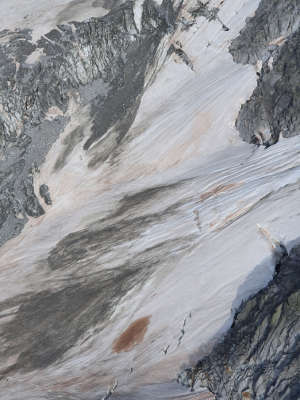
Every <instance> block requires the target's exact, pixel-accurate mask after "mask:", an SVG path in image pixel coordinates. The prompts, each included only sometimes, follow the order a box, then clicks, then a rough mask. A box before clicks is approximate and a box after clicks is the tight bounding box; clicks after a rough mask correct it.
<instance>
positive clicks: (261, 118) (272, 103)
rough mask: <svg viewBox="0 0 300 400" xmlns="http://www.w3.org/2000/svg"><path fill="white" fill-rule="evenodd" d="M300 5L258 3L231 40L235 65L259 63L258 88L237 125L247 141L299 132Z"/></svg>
mask: <svg viewBox="0 0 300 400" xmlns="http://www.w3.org/2000/svg"><path fill="white" fill-rule="evenodd" d="M299 25H300V3H299V2H296V1H293V0H288V1H286V0H276V1H274V2H270V1H268V0H263V1H261V3H260V5H259V7H258V9H257V11H256V12H255V15H254V17H252V18H250V19H248V20H247V24H246V27H245V28H244V29H243V30H242V31H241V33H240V35H239V36H238V37H237V38H236V39H234V40H233V42H232V44H231V47H230V52H231V54H232V55H233V59H234V61H236V62H239V63H243V64H246V63H252V64H256V63H257V62H259V61H260V62H262V69H261V71H259V72H258V77H259V79H258V84H257V88H256V89H255V90H254V92H253V94H252V96H251V98H250V99H249V100H248V101H247V102H246V103H245V104H243V105H242V107H241V111H240V113H239V116H238V119H237V122H236V127H237V129H238V130H239V132H240V135H241V137H242V139H243V140H245V141H246V142H248V143H255V144H264V145H265V146H269V145H272V144H274V143H276V142H277V141H278V139H279V137H280V135H282V136H283V137H291V136H294V135H299V134H300V117H299V114H300V30H299Z"/></svg>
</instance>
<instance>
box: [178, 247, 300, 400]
mask: <svg viewBox="0 0 300 400" xmlns="http://www.w3.org/2000/svg"><path fill="white" fill-rule="evenodd" d="M276 270H277V273H276V274H275V276H274V278H273V280H272V281H271V282H270V283H269V284H268V286H267V287H266V288H264V289H263V290H261V291H260V292H258V293H257V294H256V295H254V296H252V297H251V298H250V299H248V300H247V301H245V302H244V303H243V304H242V305H241V307H240V309H239V310H238V311H237V313H236V314H235V317H234V322H233V324H232V327H231V328H230V330H229V332H228V333H227V334H226V335H225V337H224V339H223V340H222V341H221V342H220V343H218V344H217V345H216V346H215V348H214V349H213V350H212V352H211V353H210V354H209V355H208V356H206V357H205V358H203V359H202V360H200V361H199V362H198V364H197V365H196V366H195V367H194V368H190V369H186V370H185V371H183V372H182V374H180V375H179V377H178V381H179V382H180V383H181V384H183V385H186V386H189V387H194V386H195V384H196V382H197V384H198V385H201V386H206V387H208V388H209V390H210V391H211V392H212V393H214V394H215V395H216V398H217V399H224V400H225V399H226V400H227V399H232V400H235V399H241V398H242V399H243V398H245V399H246V398H249V399H256V400H268V399H270V400H271V399H272V400H296V399H298V398H300V368H299V366H300V336H299V332H300V246H299V245H297V246H296V247H294V248H293V249H292V250H291V252H290V254H289V255H286V256H283V257H282V259H281V261H280V262H279V263H278V264H277V267H276Z"/></svg>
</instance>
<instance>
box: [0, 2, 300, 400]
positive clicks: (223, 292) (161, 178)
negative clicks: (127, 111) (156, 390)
mask: <svg viewBox="0 0 300 400" xmlns="http://www.w3.org/2000/svg"><path fill="white" fill-rule="evenodd" d="M18 3H19V2H18V1H17V0H11V1H10V2H9V5H8V3H7V2H4V1H3V0H1V6H2V4H3V5H4V4H5V6H4V7H1V21H2V20H3V21H4V27H6V26H7V27H10V29H11V28H12V27H17V26H18V27H19V26H21V25H20V21H21V20H22V18H23V19H24V17H23V15H24V14H28V15H30V17H28V18H29V19H28V21H29V22H28V24H29V26H30V24H32V23H33V21H35V20H37V21H38V27H37V29H40V25H39V24H43V21H44V18H46V15H49V20H48V25H47V29H49V27H50V25H51V24H53V23H56V22H57V15H58V14H57V10H60V11H59V12H61V10H62V9H63V7H67V6H68V4H71V3H72V2H70V1H58V0H53V1H52V2H51V7H49V4H50V3H49V2H48V1H45V0H40V1H39V2H36V1H35V0H31V1H29V0H28V1H24V2H22V4H23V3H24V7H23V8H22V10H21V7H18V6H17V5H18ZM73 3H74V2H73ZM82 3H84V4H85V3H87V4H88V7H84V6H83V5H82V4H81V3H80V8H79V9H78V10H80V12H82V17H83V18H86V17H87V16H89V15H92V14H89V13H90V12H91V10H92V8H90V2H88V1H87V2H82ZM211 3H212V5H216V6H217V5H218V3H219V2H218V1H214V2H211ZM74 4H75V3H74ZM76 4H77V3H76ZM78 4H79V2H78ZM258 4H259V0H227V1H226V0H225V2H224V4H223V5H222V7H221V10H220V13H219V16H220V18H221V19H222V21H224V23H225V24H226V25H227V26H229V27H230V31H229V32H225V31H223V30H222V29H221V26H220V24H219V23H218V22H208V21H207V20H205V19H204V18H199V19H198V20H197V24H196V25H195V26H194V27H192V28H191V29H190V30H189V31H187V32H180V31H178V32H177V33H176V34H175V36H173V37H172V38H170V39H169V40H170V42H171V41H173V42H174V41H175V40H180V41H181V43H182V44H183V48H184V51H185V52H186V53H187V55H188V56H189V57H190V59H191V60H192V62H193V65H194V71H192V70H191V69H189V68H188V67H187V66H186V65H185V64H183V63H181V62H179V60H176V59H175V58H170V59H169V60H168V61H167V62H166V63H165V64H164V66H163V67H162V69H161V70H160V72H159V73H158V75H157V77H156V79H155V81H154V82H153V83H152V85H150V86H149V87H148V88H147V90H146V93H145V95H144V97H143V99H142V103H141V106H140V109H139V111H138V115H137V117H136V120H135V122H134V124H133V126H132V127H131V129H130V132H129V134H128V140H127V141H125V143H124V144H123V145H122V147H121V150H120V151H119V153H118V154H117V156H116V158H117V162H115V163H110V162H109V161H107V162H106V163H105V164H104V165H102V166H101V167H99V168H97V169H95V170H91V169H89V168H88V167H87V163H88V160H89V158H90V157H91V155H92V152H93V151H94V152H95V151H97V146H96V149H94V150H91V151H90V153H88V154H87V153H85V152H84V151H83V149H82V144H80V145H78V146H77V147H76V148H75V150H74V151H73V153H72V155H71V156H70V157H69V159H68V163H67V165H66V166H65V167H64V168H63V169H62V170H60V171H59V172H57V173H53V168H52V167H53V165H54V163H55V161H56V157H57V154H58V153H59V151H60V150H61V149H62V146H63V144H62V141H63V137H64V136H62V137H61V138H59V139H58V141H57V142H56V143H55V145H54V146H53V147H52V149H51V150H50V152H49V154H48V156H47V159H46V162H45V164H44V165H43V166H42V167H41V172H40V174H39V175H37V176H36V181H35V184H36V188H38V187H39V185H40V184H41V183H43V182H47V184H48V185H49V187H50V191H51V196H52V198H53V205H52V206H49V207H47V212H46V214H45V215H44V216H42V217H40V218H38V219H32V220H31V221H30V222H29V223H28V224H27V225H26V227H25V228H24V230H23V232H22V233H21V234H20V235H19V236H18V237H17V238H15V239H12V240H10V241H9V242H8V243H6V244H5V245H4V246H3V247H2V248H1V249H0V257H1V269H0V279H1V290H0V300H1V301H3V300H5V299H6V298H8V297H10V296H16V295H18V294H19V293H23V292H27V291H30V290H39V289H40V288H43V287H46V286H47V287H48V288H56V287H59V285H61V284H63V283H62V282H63V281H65V280H67V279H71V273H72V274H75V275H77V276H80V274H82V273H84V272H82V271H81V270H80V269H79V268H77V269H76V267H74V269H72V270H71V272H70V271H69V270H63V271H60V270H59V271H55V272H53V273H52V274H49V273H47V272H46V271H45V268H41V265H40V262H39V260H41V259H42V258H43V257H46V256H47V254H48V252H49V251H50V249H51V248H52V247H53V246H55V244H56V243H57V242H58V241H59V240H61V239H63V238H64V237H65V236H66V235H67V234H69V233H71V232H74V231H78V230H81V229H84V228H85V227H86V226H87V224H89V223H92V222H93V221H95V220H96V219H99V218H104V217H107V216H110V215H112V214H113V212H114V210H115V209H116V208H117V206H118V202H119V201H120V200H121V199H122V198H124V196H126V195H131V194H134V193H137V192H141V191H144V190H147V189H149V188H152V187H157V186H168V185H173V184H176V183H178V186H173V188H170V189H167V190H164V191H162V192H161V194H160V195H159V196H158V197H157V198H155V199H154V200H151V199H150V200H149V201H146V200H145V201H141V204H138V205H136V206H134V207H133V208H132V209H129V210H127V211H126V214H125V216H126V217H130V216H132V217H137V216H146V215H150V214H151V213H154V212H158V213H162V215H163V212H164V211H163V210H165V209H167V207H171V206H174V207H175V205H176V207H175V212H174V213H172V214H170V215H166V216H165V218H162V220H161V222H160V223H156V224H153V225H151V226H150V227H149V226H147V228H145V229H144V231H143V233H142V234H141V235H140V236H139V237H138V238H136V239H134V240H127V239H126V238H124V242H123V243H122V245H121V246H120V245H119V246H115V247H112V248H111V249H110V251H109V252H108V253H106V254H105V255H103V256H101V257H102V258H101V257H99V259H97V260H96V261H93V262H94V264H93V265H92V267H91V268H92V270H93V271H94V272H95V271H99V270H102V269H105V268H112V267H117V266H120V265H122V264H124V262H125V261H126V260H129V259H132V257H135V256H136V255H137V254H139V253H140V252H142V251H144V250H145V249H147V248H151V247H153V246H157V245H160V244H162V243H164V242H166V241H170V240H172V239H174V240H175V239H176V240H177V241H176V242H175V241H174V243H177V244H176V245H175V244H174V245H173V248H172V251H171V254H168V257H167V258H164V261H162V263H161V264H160V265H159V266H158V267H157V268H156V270H155V272H154V274H153V275H151V278H150V279H149V280H148V281H147V282H146V283H145V284H144V285H143V286H141V287H137V288H134V289H133V290H132V291H130V292H129V293H128V294H127V295H126V296H125V298H124V299H123V300H122V302H121V303H120V304H118V306H117V307H116V309H115V311H114V314H113V315H112V317H111V318H110V320H109V321H108V322H107V323H106V325H105V327H104V328H103V330H100V332H99V333H97V331H96V329H95V330H93V331H91V332H87V333H86V335H85V337H84V338H83V339H82V340H81V342H83V341H84V339H85V338H86V339H87V340H86V341H85V342H84V344H83V345H81V346H80V345H79V344H78V346H74V347H73V348H72V349H71V350H70V351H69V352H68V353H67V354H65V356H64V359H63V360H62V361H61V362H60V363H59V364H57V365H53V366H51V367H48V368H47V369H45V370H41V371H40V372H39V373H38V374H37V373H36V372H35V373H31V374H30V373H28V374H23V375H22V374H19V375H18V376H15V377H14V378H12V381H11V382H12V383H11V384H10V386H9V384H7V385H8V386H6V388H5V400H12V399H14V400H18V399H21V398H24V397H22V396H24V395H25V398H29V397H26V395H29V394H30V393H31V394H32V395H33V394H34V396H35V397H32V399H33V398H35V399H43V398H44V397H43V393H45V392H47V391H48V392H51V390H53V387H54V386H55V387H58V388H64V390H66V391H69V392H70V393H79V392H83V391H84V389H83V383H82V382H85V383H86V382H88V383H89V384H90V386H89V389H86V391H85V393H87V394H86V396H90V397H86V398H91V399H92V398H93V396H94V395H95V394H96V393H99V390H100V389H101V390H103V391H105V390H106V387H107V385H109V384H110V383H111V382H112V381H113V379H118V393H119V394H123V395H124V396H126V395H128V394H130V393H131V392H134V391H136V390H141V388H146V387H147V385H150V384H153V383H156V384H164V383H166V382H171V381H172V380H173V379H174V378H176V374H177V373H178V371H179V370H180V368H181V367H182V366H183V365H184V364H187V365H190V364H191V363H193V362H194V361H195V360H197V359H198V358H199V357H200V356H201V355H203V354H205V352H207V351H209V349H210V346H211V344H212V343H213V341H214V340H215V338H218V337H220V335H222V333H224V332H225V331H226V330H227V329H228V328H229V326H230V324H231V322H232V316H233V309H234V308H235V307H237V306H238V305H239V304H240V302H241V301H242V299H245V298H247V297H248V296H249V295H251V294H253V293H255V292H256V291H257V290H258V289H260V288H262V287H263V286H265V285H266V284H267V282H268V281H269V280H270V279H271V277H272V273H273V270H274V259H273V256H272V248H271V245H270V242H269V241H268V240H267V238H266V236H264V235H262V234H261V230H260V229H259V226H261V227H262V228H263V229H264V230H266V231H267V232H269V234H270V236H271V237H272V238H274V239H276V240H280V241H282V242H283V243H285V244H286V245H287V246H289V243H291V242H292V241H293V240H296V239H297V238H298V236H299V226H300V214H299V209H298V206H299V201H300V192H299V185H300V159H299V152H300V140H299V138H298V137H295V138H291V139H281V140H280V141H279V142H278V143H277V144H276V145H274V146H272V147H270V148H268V149H264V148H262V147H259V148H257V147H255V146H252V145H249V144H246V143H242V142H241V140H240V138H239V136H238V132H237V131H236V129H235V126H234V122H235V119H236V117H237V115H238V112H239V109H240V106H241V104H242V103H244V102H245V101H246V100H247V98H249V96H250V95H251V93H252V91H253V89H254V88H255V86H256V74H255V69H254V67H252V66H243V65H239V64H235V63H234V62H233V60H232V57H231V55H230V54H229V52H228V46H229V43H230V40H231V39H232V38H234V37H235V36H237V34H238V32H239V31H240V30H241V28H242V27H243V26H244V23H245V19H246V17H248V16H250V15H252V14H253V13H254V11H255V9H256V8H257V6H258ZM47 7H48V8H47ZM74 7H75V6H74ZM76 12H77V11H76ZM78 12H79V11H78ZM95 12H96V11H95ZM39 13H40V14H39ZM42 14H43V17H38V15H42ZM74 17H77V14H76V13H75V14H74ZM26 23H27V22H26ZM5 24H6V25H5ZM24 24H25V22H24ZM86 111H87V110H82V109H78V104H77V103H76V101H75V100H74V103H73V104H72V107H70V110H69V113H70V115H71V116H72V118H71V121H70V124H69V125H68V127H67V128H66V131H65V133H64V135H65V134H67V133H68V132H69V131H70V130H72V129H73V128H74V127H76V126H77V125H78V124H82V125H85V126H86V135H88V133H89V120H88V113H87V112H86ZM180 182H181V184H179V183H180ZM120 218H124V215H122V216H121V217H120ZM116 222H117V219H116ZM189 237H191V238H192V239H191V243H192V245H191V246H188V244H187V243H188V241H189ZM159 251H160V250H159V249H158V250H157V252H158V253H157V255H158V256H160V253H159ZM145 316H151V317H150V323H149V326H148V329H147V332H146V334H145V337H144V340H143V341H142V343H140V344H138V345H136V346H135V347H134V348H133V349H132V350H130V351H126V352H120V353H114V352H113V350H112V343H113V342H114V340H115V339H116V338H117V337H118V336H120V334H121V333H122V332H123V331H124V330H125V329H126V328H127V327H128V326H129V324H130V323H132V322H133V321H135V320H137V319H138V318H141V317H145ZM185 319H186V323H185V334H184V337H183V339H182V342H181V344H180V345H179V346H178V338H179V336H180V333H181V329H182V326H183V323H184V320H185ZM90 335H91V338H90V339H89V338H88V337H89V336H90ZM168 345H169V349H168V353H167V355H165V354H164V353H163V351H162V350H163V349H164V348H166V346H168ZM130 368H133V371H134V372H133V373H132V374H130V373H129V370H130ZM97 371H101V373H103V375H101V374H100V375H99V376H96V378H92V377H93V374H94V375H95V374H96V373H97ZM75 378H78V382H77V381H76V379H75ZM72 379H73V380H74V382H75V383H74V384H73V383H72V384H71V383H70V384H69V385H68V384H67V382H69V381H71V380H72ZM51 388H52V389H51ZM99 388H100V389H99ZM61 390H62V389H61ZM145 390H146V389H145ZM124 398H126V397H124ZM129 398H130V396H129ZM141 398H142V397H141ZM145 398H146V397H145ZM162 398H163V397H162ZM164 398H165V397H164Z"/></svg>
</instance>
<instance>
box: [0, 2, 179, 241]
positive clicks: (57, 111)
mask: <svg viewBox="0 0 300 400" xmlns="http://www.w3.org/2000/svg"><path fill="white" fill-rule="evenodd" d="M174 21H175V20H174V10H173V8H172V5H171V3H170V2H169V1H168V0H167V1H165V2H164V3H163V4H162V6H161V7H160V8H159V7H158V6H156V4H155V3H153V2H152V1H151V0H147V2H145V3H144V5H143V10H142V20H141V29H140V30H139V29H138V28H137V26H136V24H135V20H134V11H133V3H131V2H128V3H126V4H124V5H123V6H121V7H119V8H118V9H116V10H114V11H112V12H111V13H110V14H109V15H107V16H105V17H103V18H102V19H96V18H94V19H93V18H92V19H90V20H89V21H87V22H73V23H72V24H70V25H60V26H58V27H57V28H56V29H54V30H52V31H51V32H49V33H48V34H46V35H45V36H43V37H42V38H41V39H40V40H38V42H37V43H33V42H32V40H31V34H30V31H29V30H26V31H25V30H24V31H20V32H19V31H17V32H11V31H7V30H5V31H2V32H1V36H2V38H4V39H5V40H4V43H3V44H0V58H1V61H0V62H1V64H0V107H1V108H0V146H1V147H0V157H1V161H0V162H1V176H2V179H1V188H0V191H1V197H0V229H1V232H2V234H1V238H0V245H1V244H3V243H4V242H5V241H6V240H8V239H10V238H11V237H13V236H16V235H17V234H18V233H20V231H21V229H22V227H23V226H24V224H25V223H26V222H27V221H28V216H30V217H39V216H41V215H42V214H44V209H43V207H42V206H41V204H40V202H39V199H38V198H37V196H36V195H35V193H34V189H33V175H34V173H35V172H36V170H37V169H38V166H39V165H40V164H41V163H42V162H43V161H44V160H45V157H46V155H47V153H48V151H49V149H50V147H51V145H52V144H53V143H54V142H55V140H57V138H58V136H59V134H60V133H61V132H62V130H63V128H65V126H66V123H67V122H68V120H69V119H68V115H67V114H66V113H67V110H68V108H69V106H70V99H71V98H72V94H73V93H74V92H75V91H76V92H77V93H78V92H79V93H80V102H81V105H82V107H84V106H85V105H87V104H89V107H90V117H91V118H92V119H93V126H92V128H91V133H90V136H89V137H87V138H84V137H83V136H82V133H81V132H80V129H76V130H74V132H71V133H70V135H69V137H67V138H66V139H65V150H64V152H63V153H62V154H61V155H60V157H59V158H58V159H57V162H56V164H55V169H60V168H62V167H63V165H64V162H65V160H66V158H67V157H68V156H69V154H70V153H71V152H72V149H73V148H74V147H75V145H76V144H77V143H78V142H79V141H80V140H83V139H84V142H85V143H84V149H85V150H88V149H89V148H90V147H91V146H92V144H93V143H94V142H95V141H96V140H99V139H100V138H101V137H102V136H103V135H104V134H105V133H106V132H107V131H108V130H109V129H110V128H112V127H113V126H115V125H117V126H116V127H115V137H114V138H113V142H114V143H113V144H111V145H110V146H106V148H104V149H103V150H102V153H101V155H98V157H94V158H93V159H92V160H91V161H90V166H95V165H96V164H97V163H99V162H101V161H102V162H103V161H105V159H106V158H107V157H108V156H109V154H110V152H111V151H112V150H113V148H114V147H115V146H116V145H117V144H118V143H119V142H120V141H121V140H122V138H123V137H124V135H125V134H126V132H127V131H128V129H129V127H130V125H131V124H132V122H133V120H134V117H135V114H136V111H137V108H138V105H139V102H140V99H141V95H142V94H143V88H144V84H145V79H146V75H147V68H149V66H150V65H151V64H152V63H153V62H154V60H155V54H156V50H157V48H158V45H159V43H160V41H161V39H162V38H163V36H164V35H165V33H166V31H167V30H172V29H173V28H174V26H173V25H174ZM91 85H92V86H91ZM48 202H49V201H48Z"/></svg>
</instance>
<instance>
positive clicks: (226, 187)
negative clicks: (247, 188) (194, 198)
mask: <svg viewBox="0 0 300 400" xmlns="http://www.w3.org/2000/svg"><path fill="white" fill-rule="evenodd" d="M241 185H242V182H237V183H229V184H228V185H218V186H215V187H214V188H212V189H211V190H209V191H208V192H205V193H202V194H201V196H200V200H201V201H204V200H207V199H209V198H210V197H213V196H217V195H218V194H220V193H224V192H227V191H228V190H231V189H234V188H237V187H239V186H241Z"/></svg>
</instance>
